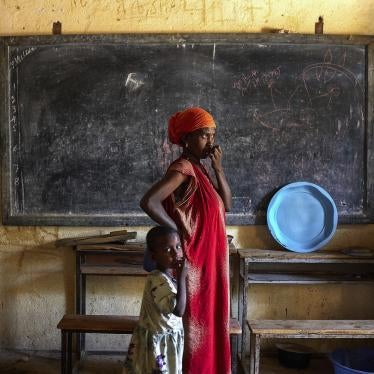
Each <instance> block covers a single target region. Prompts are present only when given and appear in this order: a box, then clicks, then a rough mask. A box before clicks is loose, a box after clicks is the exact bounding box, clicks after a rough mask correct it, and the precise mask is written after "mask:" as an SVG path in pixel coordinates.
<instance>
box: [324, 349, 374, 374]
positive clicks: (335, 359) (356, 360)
mask: <svg viewBox="0 0 374 374" xmlns="http://www.w3.org/2000/svg"><path fill="white" fill-rule="evenodd" d="M329 357H330V360H331V361H332V363H333V364H334V369H335V374H374V348H366V347H365V348H355V349H337V350H335V351H334V352H332V353H331V354H330V356H329Z"/></svg>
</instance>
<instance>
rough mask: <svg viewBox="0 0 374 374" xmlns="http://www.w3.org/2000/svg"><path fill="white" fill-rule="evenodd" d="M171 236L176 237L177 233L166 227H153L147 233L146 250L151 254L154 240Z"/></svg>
mask: <svg viewBox="0 0 374 374" xmlns="http://www.w3.org/2000/svg"><path fill="white" fill-rule="evenodd" d="M171 234H177V235H178V231H177V230H174V229H173V228H171V227H168V226H155V227H153V228H151V229H150V230H149V231H148V233H147V237H146V241H147V248H148V250H149V251H151V252H153V250H154V245H155V239H157V238H159V237H161V236H165V235H171Z"/></svg>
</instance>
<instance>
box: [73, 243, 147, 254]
mask: <svg viewBox="0 0 374 374" xmlns="http://www.w3.org/2000/svg"><path fill="white" fill-rule="evenodd" d="M77 250H78V251H85V250H98V251H100V250H113V251H125V252H126V251H143V252H144V250H145V243H125V244H110V243H108V244H80V245H77Z"/></svg>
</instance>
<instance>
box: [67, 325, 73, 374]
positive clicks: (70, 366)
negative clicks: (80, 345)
mask: <svg viewBox="0 0 374 374" xmlns="http://www.w3.org/2000/svg"><path fill="white" fill-rule="evenodd" d="M72 348H73V347H72V332H71V331H69V332H68V333H67V373H68V374H72V372H73V360H72V355H73V349H72Z"/></svg>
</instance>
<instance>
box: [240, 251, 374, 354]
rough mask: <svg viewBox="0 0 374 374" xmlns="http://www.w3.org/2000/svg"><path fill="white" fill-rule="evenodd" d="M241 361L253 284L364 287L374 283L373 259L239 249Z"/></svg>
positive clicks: (333, 252) (243, 352)
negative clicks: (346, 284) (363, 285)
mask: <svg viewBox="0 0 374 374" xmlns="http://www.w3.org/2000/svg"><path fill="white" fill-rule="evenodd" d="M238 253H239V262H240V265H239V303H238V309H239V321H240V324H241V326H242V338H241V347H239V355H240V357H244V355H245V352H246V328H245V324H246V323H245V322H246V320H247V319H250V316H249V318H247V306H248V297H247V286H248V285H250V284H270V285H271V284H292V285H303V284H321V285H323V284H332V283H337V284H344V283H350V284H364V283H373V282H374V269H373V263H374V257H353V256H348V255H346V254H344V253H342V252H341V251H318V252H311V253H294V252H290V251H286V250H284V251H282V250H265V249H239V250H238Z"/></svg>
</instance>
